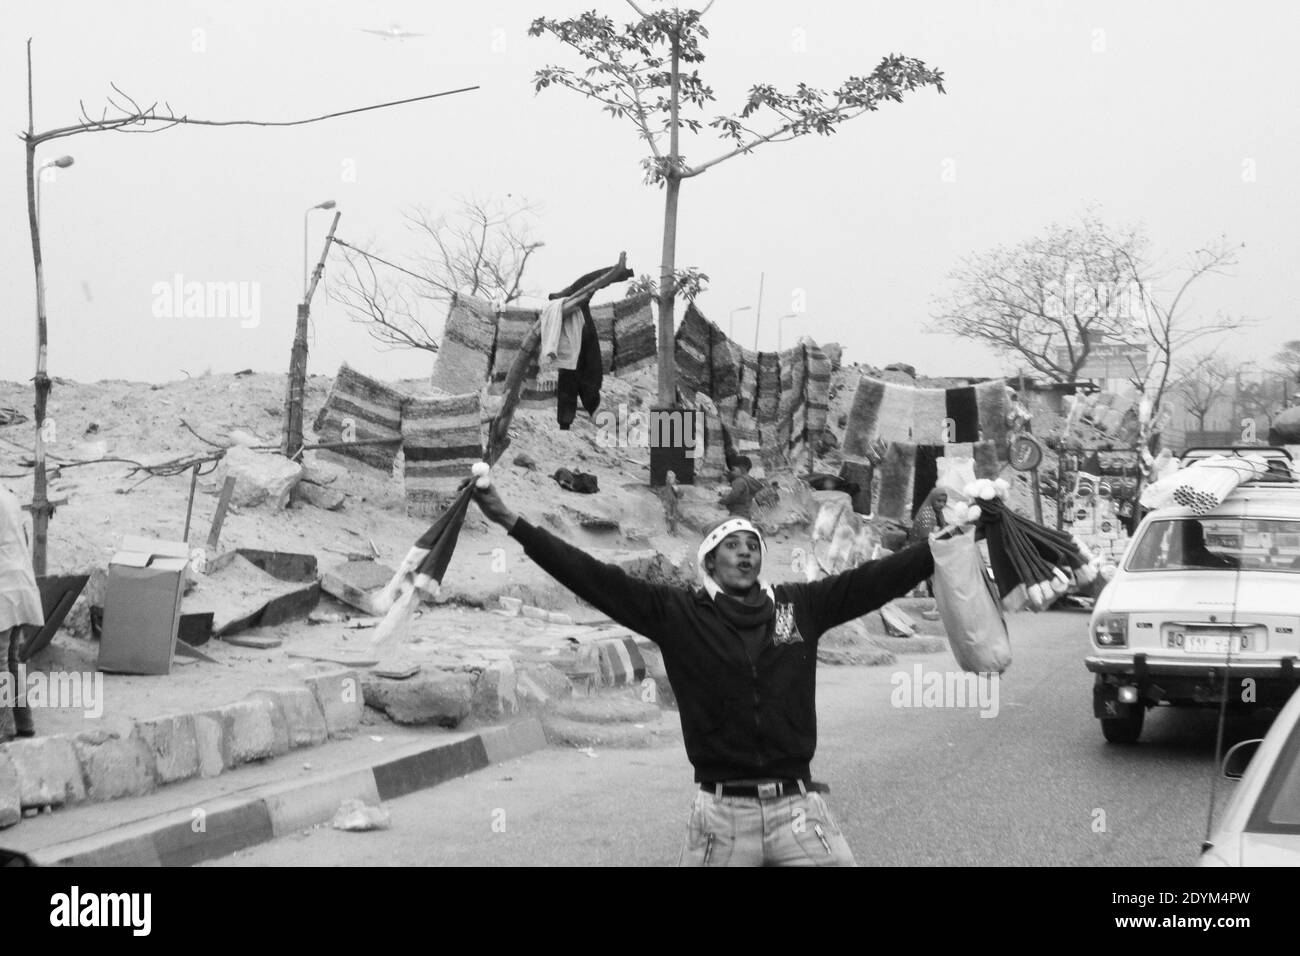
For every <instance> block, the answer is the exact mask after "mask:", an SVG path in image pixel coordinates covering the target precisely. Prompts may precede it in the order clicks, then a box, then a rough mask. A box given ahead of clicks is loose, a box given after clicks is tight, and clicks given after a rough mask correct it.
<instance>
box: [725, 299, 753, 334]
mask: <svg viewBox="0 0 1300 956" xmlns="http://www.w3.org/2000/svg"><path fill="white" fill-rule="evenodd" d="M753 308H754V307H753V306H752V305H742V306H741V307H740V308H739V309H732V310H731V315H730V316H728V318H727V338H729V339H732V340H733V341H734V340H735V338H736V313H737V312H749V311H750V310H752V309H753Z"/></svg>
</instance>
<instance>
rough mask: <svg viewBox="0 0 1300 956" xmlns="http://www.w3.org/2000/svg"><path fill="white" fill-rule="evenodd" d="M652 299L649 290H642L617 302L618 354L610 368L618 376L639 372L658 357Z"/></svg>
mask: <svg viewBox="0 0 1300 956" xmlns="http://www.w3.org/2000/svg"><path fill="white" fill-rule="evenodd" d="M651 298H652V297H651V296H650V294H649V293H642V294H641V295H633V296H628V297H627V298H626V299H620V300H619V301H617V302H615V303H613V310H614V355H613V364H612V367H611V369H610V370H611V371H612V372H613V373H614V374H616V375H623V374H626V373H628V372H635V371H636V370H637V369H640V368H645V367H646V366H647V365H653V364H654V363H655V361H656V360H657V359H658V346H657V344H656V343H657V342H658V338H657V337H656V335H655V317H654V310H652V309H651V308H650V301H651ZM593 317H594V316H593Z"/></svg>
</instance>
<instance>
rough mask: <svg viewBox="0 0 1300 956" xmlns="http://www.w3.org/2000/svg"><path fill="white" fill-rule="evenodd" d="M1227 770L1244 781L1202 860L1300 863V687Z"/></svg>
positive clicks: (1235, 753)
mask: <svg viewBox="0 0 1300 956" xmlns="http://www.w3.org/2000/svg"><path fill="white" fill-rule="evenodd" d="M1243 768H1244V770H1245V772H1244V774H1243V772H1242V771H1243ZM1223 773H1224V776H1227V777H1230V778H1240V781H1241V782H1240V783H1238V784H1237V785H1236V786H1237V789H1236V792H1234V793H1233V795H1232V797H1231V799H1230V800H1229V801H1228V805H1227V807H1226V808H1225V809H1224V811H1223V816H1222V817H1221V818H1220V819H1219V825H1218V826H1217V827H1216V828H1215V830H1214V834H1213V835H1212V836H1211V837H1210V839H1209V841H1207V842H1206V844H1205V846H1204V847H1203V848H1202V853H1201V859H1200V861H1199V863H1198V865H1199V866H1300V693H1297V694H1293V695H1292V696H1291V701H1290V703H1288V704H1287V705H1286V706H1285V707H1284V708H1282V712H1281V713H1280V714H1278V715H1277V718H1276V719H1275V720H1274V721H1273V726H1272V727H1270V728H1269V731H1268V733H1267V734H1266V735H1265V737H1264V739H1263V740H1243V741H1242V742H1241V743H1239V744H1237V745H1236V746H1235V747H1233V748H1232V749H1231V750H1229V751H1228V753H1227V754H1226V755H1225V756H1224V758H1223Z"/></svg>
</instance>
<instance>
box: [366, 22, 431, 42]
mask: <svg viewBox="0 0 1300 956" xmlns="http://www.w3.org/2000/svg"><path fill="white" fill-rule="evenodd" d="M358 29H360V30H361V32H362V33H373V34H374V35H375V36H380V37H383V38H384V39H385V40H409V39H411V38H412V37H427V36H428V35H429V34H427V33H412V32H411V31H410V30H403V29H402V25H401V24H400V23H393V24H392V25H391V26H390V27H389V28H388V29H387V30H369V29H367V28H365V27H359V28H358Z"/></svg>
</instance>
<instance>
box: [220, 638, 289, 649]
mask: <svg viewBox="0 0 1300 956" xmlns="http://www.w3.org/2000/svg"><path fill="white" fill-rule="evenodd" d="M222 640H223V641H225V642H226V643H227V644H234V645H235V646H236V647H251V648H255V649H257V650H260V651H268V650H270V649H272V648H274V647H279V646H280V645H281V644H283V643H284V638H282V637H273V636H272V635H270V634H229V635H227V636H225V637H223V638H222Z"/></svg>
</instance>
